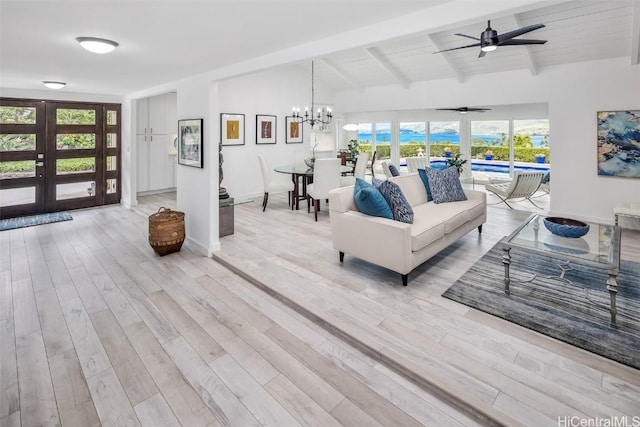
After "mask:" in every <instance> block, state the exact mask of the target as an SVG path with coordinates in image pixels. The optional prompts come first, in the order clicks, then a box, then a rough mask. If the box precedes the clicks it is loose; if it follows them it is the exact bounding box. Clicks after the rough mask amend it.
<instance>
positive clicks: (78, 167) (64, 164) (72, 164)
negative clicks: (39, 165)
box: [0, 159, 94, 173]
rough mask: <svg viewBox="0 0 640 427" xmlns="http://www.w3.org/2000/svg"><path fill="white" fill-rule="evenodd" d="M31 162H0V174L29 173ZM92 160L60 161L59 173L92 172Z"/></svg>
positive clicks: (31, 166) (32, 167)
mask: <svg viewBox="0 0 640 427" xmlns="http://www.w3.org/2000/svg"><path fill="white" fill-rule="evenodd" d="M34 167H35V165H34V162H33V161H29V160H27V161H22V162H0V173H7V172H29V171H32V170H33V169H34ZM93 169H94V162H93V159H62V160H59V162H58V171H59V172H81V171H93Z"/></svg>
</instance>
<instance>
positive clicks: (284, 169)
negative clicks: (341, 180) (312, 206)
mask: <svg viewBox="0 0 640 427" xmlns="http://www.w3.org/2000/svg"><path fill="white" fill-rule="evenodd" d="M273 170H274V171H276V172H278V173H286V174H289V175H291V179H292V180H293V197H292V198H291V209H292V210H293V209H295V210H298V209H299V208H300V200H305V199H306V198H307V184H311V183H312V182H313V169H312V168H310V167H308V166H307V165H284V166H277V167H275V168H274V169H273ZM352 171H353V167H352V166H340V173H341V174H342V175H345V174H348V173H350V172H352Z"/></svg>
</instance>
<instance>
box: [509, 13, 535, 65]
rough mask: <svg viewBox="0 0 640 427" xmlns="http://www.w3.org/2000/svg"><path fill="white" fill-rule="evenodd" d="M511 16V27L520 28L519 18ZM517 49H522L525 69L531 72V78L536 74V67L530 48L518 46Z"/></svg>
mask: <svg viewBox="0 0 640 427" xmlns="http://www.w3.org/2000/svg"><path fill="white" fill-rule="evenodd" d="M511 16H512V18H513V19H512V20H511V21H512V22H513V25H515V28H514V30H515V29H517V28H521V27H522V26H523V25H522V23H521V22H520V18H519V17H518V15H511ZM518 48H523V49H522V51H523V52H524V54H525V59H526V61H527V68H529V71H530V72H531V75H532V76H535V75H536V74H538V66H537V64H536V60H535V58H534V57H533V52H532V51H531V47H530V46H527V45H524V46H518Z"/></svg>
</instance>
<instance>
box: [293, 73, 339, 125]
mask: <svg viewBox="0 0 640 427" xmlns="http://www.w3.org/2000/svg"><path fill="white" fill-rule="evenodd" d="M313 83H314V72H313V61H311V113H309V108H308V107H304V116H301V115H300V109H299V108H296V107H293V118H294V120H297V121H298V123H309V125H310V126H311V129H313V127H314V126H315V125H328V124H329V123H331V119H332V118H333V114H331V108H327V109H326V111H325V110H324V109H323V108H318V111H317V114H316V115H315V116H314V115H313V111H314V110H315V89H314V87H313ZM303 117H304V118H303Z"/></svg>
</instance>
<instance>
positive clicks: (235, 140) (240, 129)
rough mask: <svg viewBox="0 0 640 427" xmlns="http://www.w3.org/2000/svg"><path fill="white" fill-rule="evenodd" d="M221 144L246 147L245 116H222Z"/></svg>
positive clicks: (223, 114) (231, 114) (228, 114)
mask: <svg viewBox="0 0 640 427" xmlns="http://www.w3.org/2000/svg"><path fill="white" fill-rule="evenodd" d="M220 142H221V143H222V145H244V114H235V113H221V114H220Z"/></svg>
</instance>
